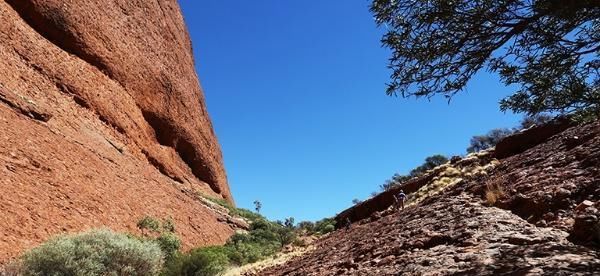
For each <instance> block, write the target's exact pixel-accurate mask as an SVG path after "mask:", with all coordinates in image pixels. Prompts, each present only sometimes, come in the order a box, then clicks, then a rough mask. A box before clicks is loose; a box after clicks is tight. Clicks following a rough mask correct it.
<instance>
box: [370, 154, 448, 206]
mask: <svg viewBox="0 0 600 276" xmlns="http://www.w3.org/2000/svg"><path fill="white" fill-rule="evenodd" d="M446 162H448V158H447V157H446V156H443V155H441V154H435V155H432V156H429V157H427V158H425V161H424V162H423V164H421V165H419V166H418V167H416V168H414V169H412V170H411V171H410V172H409V173H408V175H401V174H398V173H395V174H394V175H393V176H392V178H391V179H388V180H386V181H385V182H384V183H383V184H381V185H379V189H381V191H387V190H389V189H391V188H393V187H394V186H396V185H400V184H402V183H404V182H406V181H408V180H410V179H411V178H413V177H417V176H421V175H423V174H424V173H425V172H427V171H428V170H431V169H433V168H435V167H437V166H439V165H442V164H445V163H446ZM375 195H377V194H376V193H375ZM375 195H373V196H375Z"/></svg>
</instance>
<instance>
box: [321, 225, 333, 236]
mask: <svg viewBox="0 0 600 276" xmlns="http://www.w3.org/2000/svg"><path fill="white" fill-rule="evenodd" d="M334 230H335V226H333V224H327V225H326V226H325V227H324V228H323V232H321V233H323V234H327V233H331V232H333V231H334Z"/></svg>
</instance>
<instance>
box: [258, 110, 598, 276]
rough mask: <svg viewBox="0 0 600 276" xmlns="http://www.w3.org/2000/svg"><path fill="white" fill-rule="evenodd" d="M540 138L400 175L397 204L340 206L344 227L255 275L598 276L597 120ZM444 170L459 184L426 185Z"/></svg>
mask: <svg viewBox="0 0 600 276" xmlns="http://www.w3.org/2000/svg"><path fill="white" fill-rule="evenodd" d="M575 137H577V138H575ZM545 139H546V141H545V142H542V143H540V144H537V143H533V144H530V145H531V147H529V148H527V149H523V148H521V147H518V148H520V149H519V151H521V150H523V151H522V152H521V153H518V154H517V153H514V154H512V156H510V157H507V158H505V159H502V160H499V161H498V160H494V159H492V160H489V162H490V164H495V165H493V166H489V165H484V164H483V163H486V161H485V160H486V158H488V157H489V156H494V154H493V152H488V153H486V154H483V155H481V154H480V155H479V156H468V157H467V158H465V159H462V160H455V162H454V163H453V164H452V163H451V164H446V165H443V166H440V167H438V168H436V169H434V170H432V171H430V172H429V173H428V174H427V175H425V176H423V177H421V178H418V179H415V180H413V181H410V182H408V183H407V185H408V186H406V187H405V188H406V189H405V191H409V192H410V194H409V195H408V196H409V202H408V204H407V207H406V208H405V209H404V210H393V209H392V208H389V209H388V208H383V207H382V206H385V203H386V197H387V195H382V196H380V197H375V198H373V199H372V200H371V201H373V202H372V203H367V204H364V205H357V206H355V207H353V208H351V209H348V210H346V211H344V212H342V213H340V215H339V216H338V219H342V218H345V217H348V218H351V219H352V220H354V221H355V222H354V223H353V224H352V225H351V226H350V228H349V229H346V228H341V229H338V230H336V231H335V232H333V233H331V234H330V235H329V236H327V237H325V238H323V239H322V240H320V241H318V242H317V243H316V249H315V250H314V251H312V252H310V253H308V254H306V255H303V256H300V257H297V258H295V259H293V260H291V261H289V262H287V263H285V264H283V265H280V266H276V267H273V268H269V269H267V270H265V271H262V272H260V273H258V275H598V271H600V251H598V248H599V247H600V212H599V211H598V210H599V209H600V121H598V122H595V123H590V124H587V125H581V126H575V127H571V128H568V129H566V130H565V131H562V132H559V133H555V135H553V136H552V137H547V138H545ZM528 141H531V140H528ZM475 157H477V158H475ZM482 161H483V163H480V164H477V163H478V162H482ZM444 166H445V167H446V169H444V170H442V169H441V168H442V167H444ZM473 166H474V169H470V171H471V172H474V173H470V172H465V170H464V169H465V168H470V167H473ZM450 167H453V168H454V169H457V170H458V171H459V172H456V171H455V170H452V169H449V168H450ZM478 167H481V168H486V167H487V169H477V168H478ZM452 171H454V173H453V174H452V175H453V176H454V177H459V178H461V181H454V182H448V181H446V182H444V181H441V182H440V183H442V182H443V183H450V184H448V185H446V186H444V187H442V186H439V185H438V186H436V185H433V186H432V184H434V183H435V182H436V181H440V180H442V179H443V174H444V173H445V174H448V172H452ZM446 177H449V176H446ZM436 178H437V180H436ZM432 187H433V188H434V189H431V188H432ZM440 187H441V188H440ZM415 189H416V190H415ZM423 192H426V193H425V194H426V195H427V196H425V197H423V194H424V193H423ZM415 198H416V199H420V200H418V201H417V202H416V203H413V202H411V201H414V199H415ZM388 207H389V205H388ZM368 208H373V209H372V210H368ZM367 214H368V216H367Z"/></svg>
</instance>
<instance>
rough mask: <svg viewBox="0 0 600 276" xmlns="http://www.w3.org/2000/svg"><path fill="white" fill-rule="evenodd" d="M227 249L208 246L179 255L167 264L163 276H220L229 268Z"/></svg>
mask: <svg viewBox="0 0 600 276" xmlns="http://www.w3.org/2000/svg"><path fill="white" fill-rule="evenodd" d="M228 255H229V249H227V248H225V247H223V246H210V247H204V248H199V249H195V250H192V251H191V252H190V253H189V254H186V255H179V256H178V257H177V258H176V259H174V260H173V261H171V262H170V263H168V264H167V265H166V267H165V270H164V271H163V273H162V275H163V276H213V275H220V274H221V273H223V272H224V271H225V269H227V267H228V266H229V257H228Z"/></svg>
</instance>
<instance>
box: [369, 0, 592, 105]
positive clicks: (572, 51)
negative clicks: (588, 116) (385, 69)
mask: <svg viewBox="0 0 600 276" xmlns="http://www.w3.org/2000/svg"><path fill="white" fill-rule="evenodd" d="M370 10H371V12H372V13H373V14H374V16H375V20H376V22H377V24H378V25H384V26H385V27H386V28H387V33H386V34H385V35H384V37H383V38H382V43H383V45H384V46H386V47H388V48H390V49H391V50H392V55H391V58H390V60H389V61H390V63H389V67H390V68H391V69H392V71H393V72H392V75H391V82H390V83H389V84H388V89H387V93H388V94H390V95H391V94H398V93H399V94H401V95H402V96H404V97H409V96H416V97H432V96H434V95H439V94H441V95H444V96H446V97H448V98H450V97H452V96H453V95H454V94H455V93H457V92H459V91H461V90H462V89H463V88H464V87H465V85H466V84H467V82H468V81H469V80H470V79H471V78H472V77H473V75H474V74H475V73H476V72H478V71H479V70H481V69H482V68H484V67H487V68H488V69H489V70H491V71H494V72H497V73H499V75H500V77H501V79H502V81H503V82H504V83H505V84H507V85H510V84H517V85H519V86H520V89H519V90H518V91H517V92H516V93H515V94H513V95H511V96H509V97H507V98H505V99H503V100H502V101H501V103H500V107H501V109H502V110H513V111H515V112H525V113H528V114H536V113H540V112H543V111H557V112H569V111H579V110H589V109H594V110H596V112H597V110H598V104H599V103H600V79H599V77H598V75H599V74H598V72H599V70H600V60H599V58H598V57H599V56H600V1H598V0H475V1H472V0H373V2H372V4H371V7H370Z"/></svg>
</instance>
